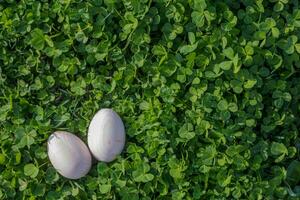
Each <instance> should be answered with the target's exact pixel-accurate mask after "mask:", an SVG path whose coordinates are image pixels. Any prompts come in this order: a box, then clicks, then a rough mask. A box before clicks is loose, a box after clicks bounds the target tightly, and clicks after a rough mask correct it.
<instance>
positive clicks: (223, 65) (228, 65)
mask: <svg viewBox="0 0 300 200" xmlns="http://www.w3.org/2000/svg"><path fill="white" fill-rule="evenodd" d="M218 65H219V66H220V68H221V69H223V70H230V68H231V66H232V61H223V62H221V63H220V64H218Z"/></svg>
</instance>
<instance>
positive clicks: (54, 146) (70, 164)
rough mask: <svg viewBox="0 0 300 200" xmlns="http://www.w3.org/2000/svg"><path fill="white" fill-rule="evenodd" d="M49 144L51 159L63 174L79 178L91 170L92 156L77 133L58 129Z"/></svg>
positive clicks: (71, 177) (51, 136)
mask: <svg viewBox="0 0 300 200" xmlns="http://www.w3.org/2000/svg"><path fill="white" fill-rule="evenodd" d="M47 146H48V156H49V159H50V161H51V163H52V165H53V167H54V168H55V169H56V170H57V171H58V173H60V174H61V175H62V176H64V177H66V178H69V179H78V178H81V177H83V176H84V175H86V174H87V173H88V172H89V170H90V168H91V165H92V156H91V154H90V152H89V149H88V147H87V146H86V145H85V144H84V142H83V141H82V140H81V139H80V138H79V137H77V136H76V135H73V134H72V133H69V132H65V131H56V132H54V133H53V134H52V135H50V137H49V139H48V145H47Z"/></svg>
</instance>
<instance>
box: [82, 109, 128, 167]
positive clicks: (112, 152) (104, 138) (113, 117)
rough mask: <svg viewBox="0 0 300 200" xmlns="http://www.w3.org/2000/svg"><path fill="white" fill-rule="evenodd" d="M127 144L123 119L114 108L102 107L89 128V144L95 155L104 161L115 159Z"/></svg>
mask: <svg viewBox="0 0 300 200" xmlns="http://www.w3.org/2000/svg"><path fill="white" fill-rule="evenodd" d="M124 145H125V128H124V124H123V122H122V119H121V118H120V117H119V115H118V114H117V113H116V112H115V111H113V110H112V109H108V108H105V109H101V110H100V111H98V112H97V113H96V114H95V116H94V117H93V119H92V121H91V123H90V126H89V130H88V146H89V148H90V151H91V153H92V154H93V156H94V157H95V158H96V159H97V160H99V161H103V162H111V161H113V160H114V159H115V158H116V157H117V156H118V155H119V154H120V153H121V152H122V150H123V148H124Z"/></svg>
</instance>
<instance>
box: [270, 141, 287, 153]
mask: <svg viewBox="0 0 300 200" xmlns="http://www.w3.org/2000/svg"><path fill="white" fill-rule="evenodd" d="M271 154H272V155H274V156H278V155H282V154H285V155H287V154H288V150H287V148H286V147H285V145H284V144H282V143H278V142H273V143H272V145H271Z"/></svg>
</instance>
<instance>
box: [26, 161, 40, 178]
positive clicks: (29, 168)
mask: <svg viewBox="0 0 300 200" xmlns="http://www.w3.org/2000/svg"><path fill="white" fill-rule="evenodd" d="M38 173H39V169H38V168H37V167H36V166H35V165H34V164H31V163H30V164H26V165H25V166H24V174H25V175H26V176H30V177H31V178H35V177H36V176H37V175H38Z"/></svg>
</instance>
